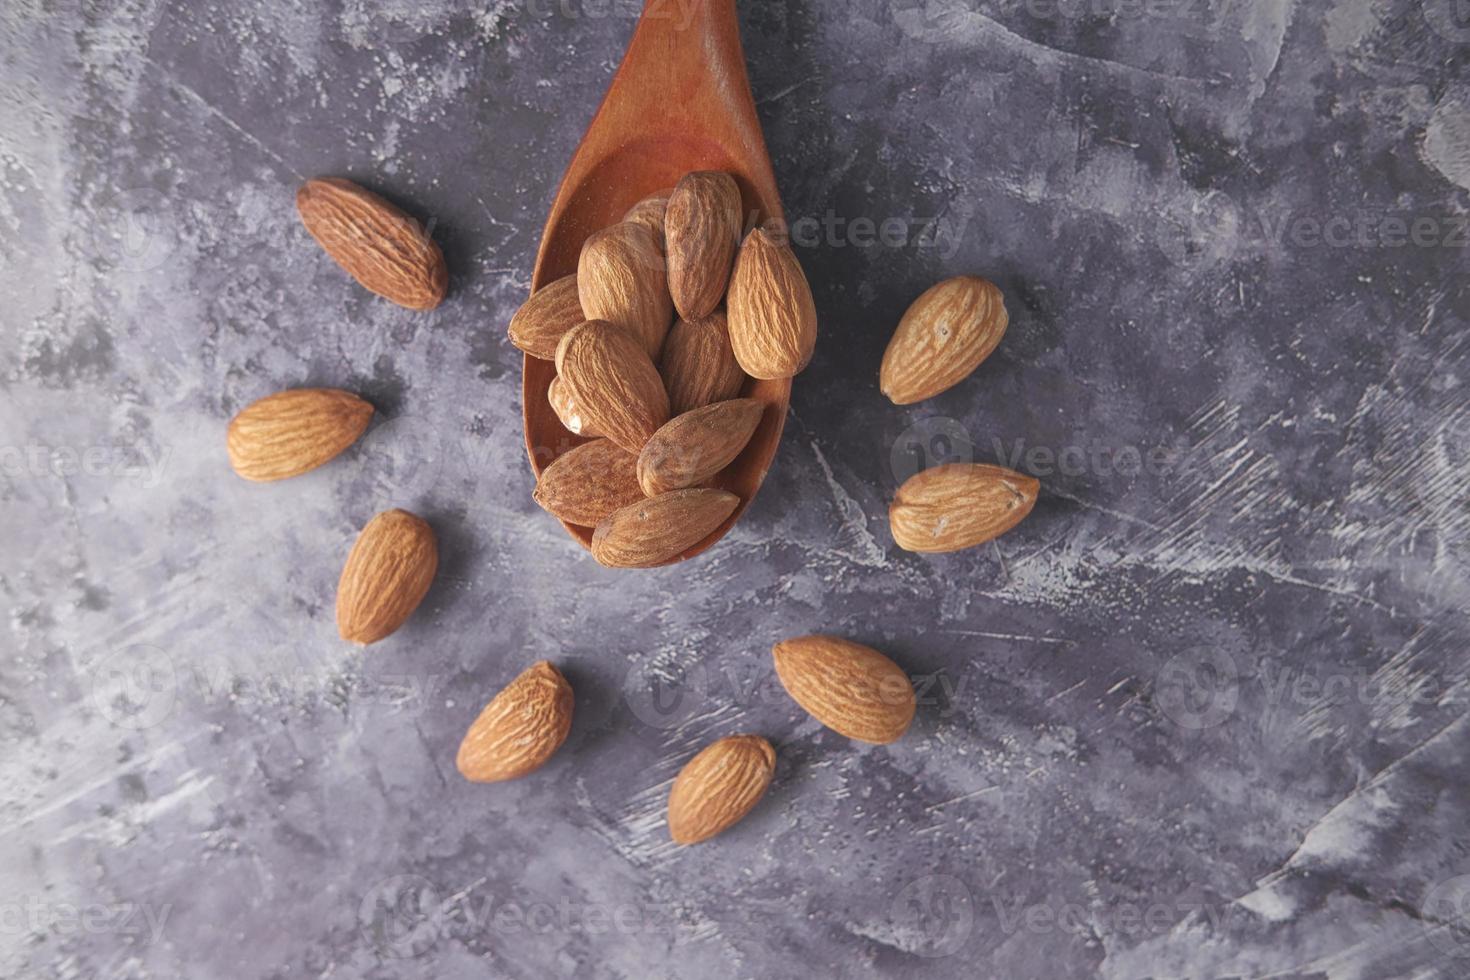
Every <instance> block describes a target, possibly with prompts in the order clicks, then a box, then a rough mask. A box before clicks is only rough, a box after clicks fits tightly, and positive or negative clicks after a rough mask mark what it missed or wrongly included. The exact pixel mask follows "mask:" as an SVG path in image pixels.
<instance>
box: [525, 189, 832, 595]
mask: <svg viewBox="0 0 1470 980" xmlns="http://www.w3.org/2000/svg"><path fill="white" fill-rule="evenodd" d="M743 217H744V212H743V209H742V203H741V196H740V188H739V187H738V186H737V185H736V183H735V179H734V178H733V177H731V176H730V175H729V174H726V173H721V172H718V171H697V172H695V173H690V174H686V175H685V176H684V178H683V179H682V180H680V181H679V183H678V184H677V185H675V186H674V187H673V188H671V189H670V190H667V191H662V192H659V193H657V194H654V195H652V196H650V197H647V198H645V199H644V200H642V201H639V202H638V203H637V204H635V205H634V206H633V207H632V208H631V209H630V210H629V211H628V212H627V214H626V215H624V217H623V220H622V221H620V222H618V223H617V224H614V225H611V226H609V227H607V228H603V229H602V230H600V231H598V232H596V233H594V234H593V235H591V236H590V237H588V239H587V241H586V242H585V243H584V244H583V246H582V253H581V256H580V258H579V260H578V263H577V271H576V273H575V274H573V275H569V276H566V277H564V278H561V279H558V280H556V281H554V282H551V283H548V284H547V285H546V286H544V287H543V288H541V289H539V290H537V291H536V292H535V293H534V294H533V295H532V296H531V298H530V299H529V300H527V301H526V303H525V305H523V306H522V307H521V308H520V309H519V310H518V311H517V312H516V314H515V316H514V317H512V318H511V321H510V325H509V328H508V333H509V335H510V340H511V343H513V344H515V346H516V347H518V348H520V349H521V350H523V351H525V352H526V353H527V354H529V355H531V356H532V357H539V358H542V359H544V360H548V361H554V362H555V364H556V377H555V378H554V379H553V380H552V382H551V386H550V389H549V390H548V392H547V398H548V401H549V402H550V404H551V406H552V408H553V410H554V411H555V412H556V414H557V417H558V418H559V419H560V420H561V422H562V425H563V426H564V427H565V428H566V430H567V431H568V432H569V433H571V434H572V435H574V436H580V437H583V438H585V439H589V440H590V441H588V442H584V443H582V444H580V445H578V446H576V447H575V448H573V449H571V450H570V451H568V452H566V453H564V454H562V455H561V456H559V457H558V458H557V459H556V460H554V461H553V462H552V463H551V465H550V466H548V467H546V469H545V470H543V471H542V473H541V477H540V479H539V480H538V481H537V484H536V489H535V493H534V496H535V500H536V502H537V503H538V504H540V505H541V506H542V507H543V508H545V509H546V510H547V511H549V512H550V513H552V514H553V515H555V516H556V517H559V518H560V519H562V520H563V521H566V522H567V523H569V524H577V525H581V526H584V527H590V528H594V529H595V530H594V532H593V535H592V554H593V556H594V557H595V558H596V559H597V560H598V561H599V562H601V563H602V564H604V565H608V566H612V567H620V568H646V567H652V566H655V565H663V564H666V563H668V562H670V561H675V560H678V559H679V558H680V557H681V556H682V555H683V554H684V552H686V551H688V550H689V549H691V548H693V547H694V546H695V545H697V544H698V543H699V542H701V541H702V540H704V539H705V538H706V537H708V536H709V535H710V534H711V533H712V532H714V531H715V530H716V529H717V528H719V527H720V526H721V525H722V524H724V523H725V521H726V520H727V519H728V518H729V517H730V515H731V514H732V513H734V512H735V509H736V508H737V507H738V506H739V504H740V498H739V497H737V496H736V495H735V494H734V493H731V492H730V491H729V490H727V489H723V488H722V487H721V479H720V476H721V473H722V471H724V470H725V469H726V467H728V466H730V465H731V463H733V462H734V461H735V459H736V458H737V457H738V456H739V455H740V454H741V452H742V451H743V450H744V449H745V447H746V445H747V444H748V443H749V442H750V440H751V436H752V435H753V434H754V433H755V431H756V429H757V427H758V426H759V425H760V423H761V420H762V417H763V416H764V414H765V412H766V410H767V408H768V406H767V405H766V404H765V403H763V402H762V401H760V400H758V399H755V398H741V397H738V396H739V395H740V393H741V391H742V390H744V389H745V388H746V385H747V381H748V380H749V379H750V378H763V379H778V378H789V377H792V376H793V375H795V374H796V373H797V372H799V371H801V370H802V368H804V367H806V365H807V362H808V361H809V360H810V359H811V356H812V349H813V347H814V346H815V344H816V339H817V318H816V308H815V306H814V304H813V302H812V293H811V288H810V287H809V286H808V285H807V281H806V276H805V275H803V273H802V271H801V265H800V263H798V262H797V260H796V256H795V255H794V254H793V253H792V251H791V248H790V246H789V245H788V244H787V243H786V241H785V238H784V235H783V234H781V230H780V228H779V226H776V225H766V226H760V227H756V228H753V229H751V230H750V232H749V233H748V234H746V235H745V236H744V238H743V240H742V238H741V232H742V229H743V227H744V221H743ZM722 302H723V307H722V305H721V304H722Z"/></svg>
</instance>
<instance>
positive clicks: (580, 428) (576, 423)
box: [546, 377, 602, 439]
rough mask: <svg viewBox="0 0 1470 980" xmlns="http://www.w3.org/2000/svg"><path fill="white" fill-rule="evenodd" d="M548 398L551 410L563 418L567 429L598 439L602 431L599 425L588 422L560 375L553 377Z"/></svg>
mask: <svg viewBox="0 0 1470 980" xmlns="http://www.w3.org/2000/svg"><path fill="white" fill-rule="evenodd" d="M546 400H547V401H548V402H549V403H550V404H551V410H552V411H553V412H555V413H556V417H557V418H558V419H560V420H561V424H562V425H563V426H564V427H565V428H566V430H567V431H568V432H570V433H572V434H574V435H579V436H586V437H587V438H589V439H596V438H597V437H599V436H601V435H602V433H601V432H598V431H597V426H595V425H593V424H592V423H590V422H588V421H587V419H586V418H584V417H583V415H582V410H581V409H580V408H578V407H577V403H576V402H574V401H572V396H571V394H570V393H569V392H568V391H567V386H566V382H564V381H562V379H561V378H560V377H556V378H552V379H551V384H549V385H547V387H546Z"/></svg>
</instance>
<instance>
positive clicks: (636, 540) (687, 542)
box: [592, 490, 740, 568]
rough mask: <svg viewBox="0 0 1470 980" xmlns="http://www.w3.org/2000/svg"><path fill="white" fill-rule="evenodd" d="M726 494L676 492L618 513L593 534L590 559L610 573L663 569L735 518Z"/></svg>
mask: <svg viewBox="0 0 1470 980" xmlns="http://www.w3.org/2000/svg"><path fill="white" fill-rule="evenodd" d="M739 504H740V498H739V497H737V496H736V495H735V494H733V493H730V492H729V491H727V490H674V491H671V492H669V493H664V494H659V495H658V496H657V497H650V498H649V499H647V500H640V501H638V502H637V503H632V504H628V505H627V506H626V507H620V508H619V509H617V510H615V511H613V512H612V513H611V514H609V515H607V516H606V517H604V518H603V519H602V521H601V523H599V524H598V525H597V530H596V531H594V532H593V534H592V557H594V558H596V559H597V560H598V561H599V562H601V563H602V564H604V565H606V566H608V567H609V568H652V567H654V566H655V565H663V564H666V563H668V562H670V561H673V560H674V559H676V558H678V557H679V555H680V554H681V553H683V552H685V551H687V550H689V549H690V548H692V547H694V546H695V545H697V544H698V543H699V542H701V541H703V540H704V539H705V538H707V537H709V535H710V534H711V532H713V531H714V529H715V528H717V527H719V526H720V525H721V524H723V523H724V522H725V518H727V517H729V516H730V515H731V514H733V513H735V508H736V507H737V506H738V505H739Z"/></svg>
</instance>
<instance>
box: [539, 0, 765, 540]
mask: <svg viewBox="0 0 1470 980" xmlns="http://www.w3.org/2000/svg"><path fill="white" fill-rule="evenodd" d="M691 170H723V171H725V172H727V173H729V174H731V175H732V176H734V178H735V181H736V183H738V184H739V185H740V194H741V196H742V198H743V199H744V202H743V203H744V209H745V217H746V219H747V223H749V219H750V218H751V217H752V216H754V217H755V219H756V220H759V221H765V220H767V219H770V218H777V219H780V218H781V217H782V212H781V198H780V196H779V195H778V194H777V193H776V178H775V175H774V174H773V173H772V172H771V160H770V157H768V156H767V155H766V142H765V139H764V138H763V137H762V136H761V127H760V121H759V120H758V119H757V118H756V114H755V102H754V100H753V99H752V98H751V95H750V82H749V80H748V79H747V78H746V75H745V57H744V55H743V53H742V52H741V49H740V28H739V24H738V23H737V21H736V19H735V0H686V2H684V3H670V2H668V0H647V2H646V3H645V5H644V8H643V15H642V17H640V18H639V20H638V26H637V28H636V29H635V30H634V32H633V40H632V41H630V42H629V43H628V51H627V53H626V54H625V55H624V56H623V63H622V65H620V66H619V67H618V70H617V74H615V75H614V76H613V80H612V84H611V85H610V86H608V90H607V95H606V96H605V97H604V98H603V100H602V105H601V107H600V108H598V110H597V115H596V116H594V117H593V118H592V124H591V125H590V126H588V127H587V134H586V135H585V136H583V137H582V143H581V145H579V146H578V147H577V151H576V153H574V154H573V155H572V162H571V163H570V164H568V166H567V172H566V174H565V175H563V177H562V180H561V189H560V190H558V191H557V194H556V202H555V203H554V204H552V206H551V214H550V215H549V216H548V217H547V219H546V230H545V232H543V233H542V236H541V250H540V251H539V252H538V253H537V255H536V270H535V272H534V273H533V274H532V277H531V291H532V292H535V291H536V290H538V289H540V288H541V287H542V286H545V285H546V284H548V283H550V282H552V281H554V280H556V279H559V278H561V277H562V276H567V275H571V274H572V273H574V272H576V271H577V258H578V256H579V255H580V254H581V251H582V242H583V241H584V240H586V238H587V236H588V235H590V234H592V233H593V232H594V231H597V230H598V229H600V228H605V227H607V226H608V225H610V224H614V223H615V222H617V221H619V220H620V219H621V218H622V216H623V214H624V212H626V211H627V210H628V208H630V207H632V206H633V205H634V204H635V203H637V202H638V201H639V200H641V199H642V198H644V197H647V196H648V195H649V194H652V193H654V192H656V191H659V190H663V189H664V188H668V187H672V186H673V185H674V184H675V183H677V182H678V180H679V178H680V177H682V176H684V175H685V174H686V173H688V172H689V171H691ZM555 376H556V365H554V364H552V363H551V362H550V361H543V360H541V359H539V358H535V357H531V356H530V355H526V358H525V364H524V368H523V375H522V384H521V406H522V413H523V415H524V416H525V424H526V450H527V451H528V452H529V453H530V456H531V468H532V469H534V470H535V471H536V475H537V476H538V477H539V476H540V475H541V471H542V470H543V469H545V468H546V467H547V466H548V465H550V463H551V461H552V460H554V459H555V458H556V457H557V456H560V455H561V454H562V453H564V452H566V451H567V450H569V449H571V448H573V447H575V446H577V445H580V444H581V443H583V442H585V441H586V440H585V439H583V438H581V437H579V436H576V435H574V434H572V433H571V432H568V431H567V430H566V429H565V428H563V427H562V424H561V422H560V420H558V418H557V416H556V413H555V412H553V411H552V409H551V405H550V403H549V402H548V401H547V399H546V389H547V386H548V385H550V384H551V379H552V378H553V377H555ZM742 395H743V396H744V397H747V398H758V399H760V400H761V401H763V402H765V403H766V412H765V415H764V416H762V418H761V422H760V425H759V426H758V427H757V428H756V431H755V435H753V436H752V437H751V439H750V443H749V444H748V445H747V446H746V447H745V450H744V451H743V452H742V453H741V454H740V456H739V457H738V458H737V459H736V460H735V461H734V462H733V463H731V464H730V465H729V466H728V467H726V468H725V470H724V471H722V472H721V473H720V474H719V476H718V477H716V479H715V481H714V485H715V486H718V487H721V488H723V489H726V490H730V491H733V492H734V493H736V494H738V495H739V496H740V505H739V506H738V507H736V508H735V513H733V514H731V515H730V517H729V519H728V520H726V521H725V523H723V524H721V525H720V526H719V527H718V528H716V529H715V531H714V532H713V533H712V534H710V535H709V537H707V538H705V539H704V540H703V541H701V542H699V543H698V544H696V545H695V546H694V547H692V548H690V549H688V550H687V551H685V552H683V553H682V554H680V555H679V556H678V557H676V558H674V559H672V561H683V560H684V559H686V558H692V557H693V556H695V555H697V554H699V553H700V552H701V551H703V550H704V549H706V548H708V547H709V546H710V545H712V544H714V543H715V542H716V541H718V540H719V539H720V538H722V537H724V535H725V532H726V531H728V530H729V529H730V527H731V526H732V525H733V524H734V523H735V522H736V521H737V520H739V519H740V515H741V514H742V513H743V512H744V511H745V508H746V507H747V506H749V505H750V501H751V500H752V499H753V498H754V497H755V493H756V491H757V490H758V489H760V485H761V481H762V480H764V479H765V476H766V471H767V470H768V469H769V468H770V465H771V457H772V456H774V455H775V453H776V447H777V445H778V444H779V443H780V441H781V428H782V426H783V425H784V424H785V422H786V406H787V403H788V402H789V401H790V399H791V381H790V380H789V379H787V380H783V381H756V380H747V382H746V385H745V388H744V390H743V391H742ZM562 524H563V526H565V527H566V529H567V531H568V532H569V533H570V534H571V535H572V537H574V538H576V539H577V540H578V541H580V542H582V545H583V547H590V546H591V542H592V529H591V528H587V527H580V526H578V525H575V524H567V523H566V522H565V521H563V522H562Z"/></svg>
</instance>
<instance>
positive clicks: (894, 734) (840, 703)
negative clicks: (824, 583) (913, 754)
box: [771, 634, 915, 745]
mask: <svg viewBox="0 0 1470 980" xmlns="http://www.w3.org/2000/svg"><path fill="white" fill-rule="evenodd" d="M771 653H772V656H773V657H774V658H775V661H776V676H777V677H779V678H780V680H781V685H782V686H783V687H785V688H786V693H787V694H790V695H791V697H792V699H793V700H794V701H795V702H796V703H797V704H799V705H801V706H802V708H803V709H805V710H806V712H807V713H808V714H810V715H811V716H812V717H813V718H815V719H817V721H820V722H821V723H822V724H824V725H826V726H827V727H828V728H830V729H832V730H833V731H834V732H837V733H838V734H839V735H846V736H847V737H848V738H852V739H856V740H858V741H860V742H871V743H873V744H875V745H885V744H887V743H889V742H894V741H897V740H898V739H899V738H900V737H901V736H902V735H903V733H904V732H906V731H908V728H909V724H910V723H911V722H912V721H913V720H914V709H915V699H914V686H913V683H912V682H911V681H910V680H909V677H908V675H907V674H905V673H904V672H903V670H902V668H900V667H899V666H898V665H897V664H895V663H894V662H893V661H892V660H889V659H888V658H887V657H885V656H883V654H881V653H879V652H878V651H877V650H874V649H873V648H872V647H869V646H864V645H863V644H861V643H854V642H853V641H851V640H844V639H842V638H841V637H837V636H825V635H821V634H815V635H812V636H798V637H794V638H793V639H790V640H782V641H781V642H780V643H777V644H776V645H775V647H774V648H773V649H772V651H771Z"/></svg>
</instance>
